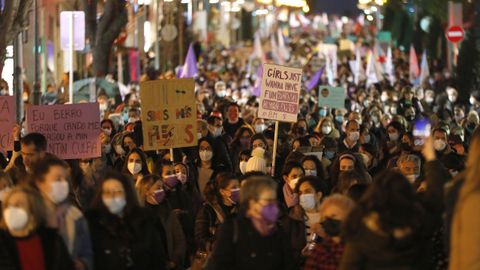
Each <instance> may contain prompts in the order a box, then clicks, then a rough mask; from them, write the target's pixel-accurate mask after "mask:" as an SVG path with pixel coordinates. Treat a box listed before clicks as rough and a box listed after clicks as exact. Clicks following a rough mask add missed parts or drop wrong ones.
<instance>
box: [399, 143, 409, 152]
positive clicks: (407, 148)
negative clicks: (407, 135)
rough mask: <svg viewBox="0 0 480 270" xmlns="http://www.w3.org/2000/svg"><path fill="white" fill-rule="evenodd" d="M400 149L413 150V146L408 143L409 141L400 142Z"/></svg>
mask: <svg viewBox="0 0 480 270" xmlns="http://www.w3.org/2000/svg"><path fill="white" fill-rule="evenodd" d="M400 149H401V150H402V151H406V152H410V151H412V147H411V146H410V144H408V143H406V142H402V143H400Z"/></svg>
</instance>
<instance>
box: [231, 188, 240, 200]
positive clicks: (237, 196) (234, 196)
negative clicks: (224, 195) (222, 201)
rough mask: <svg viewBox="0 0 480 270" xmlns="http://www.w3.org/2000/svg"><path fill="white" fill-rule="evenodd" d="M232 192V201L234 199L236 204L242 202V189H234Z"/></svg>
mask: <svg viewBox="0 0 480 270" xmlns="http://www.w3.org/2000/svg"><path fill="white" fill-rule="evenodd" d="M230 192H231V195H230V199H232V201H233V202H234V203H238V202H239V201H240V189H239V188H235V189H232V190H231V191H230Z"/></svg>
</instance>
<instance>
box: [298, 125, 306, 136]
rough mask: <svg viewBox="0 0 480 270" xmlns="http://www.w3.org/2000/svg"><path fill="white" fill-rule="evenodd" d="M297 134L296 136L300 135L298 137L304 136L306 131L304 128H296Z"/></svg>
mask: <svg viewBox="0 0 480 270" xmlns="http://www.w3.org/2000/svg"><path fill="white" fill-rule="evenodd" d="M297 132H298V134H300V135H304V134H305V133H307V129H306V128H304V127H298V128H297Z"/></svg>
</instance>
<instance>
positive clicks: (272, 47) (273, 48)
mask: <svg viewBox="0 0 480 270" xmlns="http://www.w3.org/2000/svg"><path fill="white" fill-rule="evenodd" d="M270 51H271V53H272V59H273V62H274V63H275V64H279V65H281V64H283V61H282V59H281V57H280V53H279V50H278V46H277V41H275V35H271V36H270Z"/></svg>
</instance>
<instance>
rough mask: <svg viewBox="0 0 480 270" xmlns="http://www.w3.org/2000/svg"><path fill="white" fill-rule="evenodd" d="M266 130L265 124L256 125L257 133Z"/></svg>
mask: <svg viewBox="0 0 480 270" xmlns="http://www.w3.org/2000/svg"><path fill="white" fill-rule="evenodd" d="M265 129H266V126H265V125H264V124H260V125H255V133H262V132H263V131H264V130H265Z"/></svg>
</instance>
